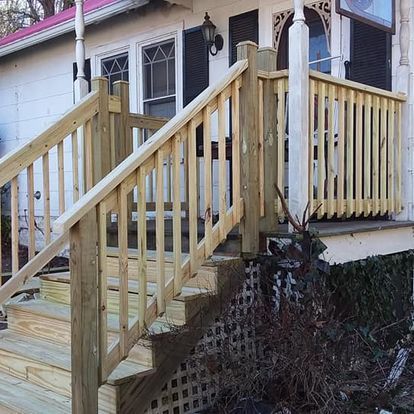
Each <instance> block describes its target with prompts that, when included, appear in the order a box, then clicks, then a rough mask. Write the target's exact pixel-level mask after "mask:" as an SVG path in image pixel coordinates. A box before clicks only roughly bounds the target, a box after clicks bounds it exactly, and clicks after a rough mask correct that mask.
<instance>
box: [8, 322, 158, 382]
mask: <svg viewBox="0 0 414 414" xmlns="http://www.w3.org/2000/svg"><path fill="white" fill-rule="evenodd" d="M0 350H4V351H7V352H9V353H13V354H16V355H19V356H21V357H24V358H26V359H28V360H32V361H36V362H39V363H42V364H47V365H50V366H53V367H56V368H59V369H62V370H65V371H70V369H71V362H70V360H71V356H70V347H69V346H64V345H61V344H53V343H51V342H47V341H42V340H40V339H36V338H30V337H27V336H25V335H21V334H18V333H14V332H10V331H8V330H5V331H2V332H0ZM153 372H155V370H154V369H153V368H149V367H146V366H144V365H140V364H138V363H136V362H133V361H129V360H128V359H126V360H124V361H122V362H121V363H120V364H119V365H118V366H117V367H116V368H115V369H114V370H113V372H112V373H111V375H109V377H108V383H109V384H111V385H118V384H120V383H122V382H125V381H127V380H129V379H131V378H134V377H137V376H140V375H143V376H145V375H149V374H152V373H153Z"/></svg>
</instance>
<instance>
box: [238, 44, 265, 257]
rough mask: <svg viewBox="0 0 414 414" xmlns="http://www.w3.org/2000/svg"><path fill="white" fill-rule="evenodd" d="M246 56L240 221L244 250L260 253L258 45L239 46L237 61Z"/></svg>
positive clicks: (241, 141) (242, 98) (243, 94)
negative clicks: (241, 218) (247, 64)
mask: <svg viewBox="0 0 414 414" xmlns="http://www.w3.org/2000/svg"><path fill="white" fill-rule="evenodd" d="M242 59H247V60H248V62H249V66H248V68H247V70H246V71H245V72H244V73H243V78H242V86H241V88H240V150H241V154H240V163H241V170H240V171H241V183H240V185H241V195H242V197H243V200H244V218H243V220H242V222H241V224H240V231H241V234H242V253H247V254H255V253H258V252H259V216H260V208H259V207H260V203H259V196H260V194H259V190H260V186H259V136H258V132H259V129H258V122H257V120H258V103H259V100H258V99H259V98H258V85H257V45H256V44H255V43H253V42H242V43H239V44H238V45H237V60H242Z"/></svg>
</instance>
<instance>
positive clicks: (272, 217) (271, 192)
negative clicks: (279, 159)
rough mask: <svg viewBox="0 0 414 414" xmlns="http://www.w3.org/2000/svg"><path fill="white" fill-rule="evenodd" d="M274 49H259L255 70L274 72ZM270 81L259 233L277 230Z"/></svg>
mask: <svg viewBox="0 0 414 414" xmlns="http://www.w3.org/2000/svg"><path fill="white" fill-rule="evenodd" d="M276 57H277V52H276V49H273V48H271V47H265V48H260V49H259V51H258V52H257V68H258V69H259V70H263V71H266V72H268V73H269V72H274V71H275V70H276ZM273 85H274V83H273V81H272V80H271V79H266V80H263V101H264V102H263V117H264V119H263V133H264V137H263V143H264V144H263V153H264V167H263V170H264V171H265V174H264V209H265V211H264V212H265V215H264V217H262V218H261V220H260V231H262V232H266V231H276V230H277V223H278V222H277V214H276V201H277V191H276V188H275V183H276V176H277V163H276V162H275V159H276V158H275V157H276V152H277V151H276V135H277V134H276V128H277V123H276V121H277V115H276V99H275V93H274V88H273Z"/></svg>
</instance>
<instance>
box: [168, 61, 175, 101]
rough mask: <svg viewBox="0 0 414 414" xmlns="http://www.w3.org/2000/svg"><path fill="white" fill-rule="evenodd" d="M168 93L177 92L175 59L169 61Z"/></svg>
mask: <svg viewBox="0 0 414 414" xmlns="http://www.w3.org/2000/svg"><path fill="white" fill-rule="evenodd" d="M168 94H169V95H173V94H175V61H173V60H170V61H168Z"/></svg>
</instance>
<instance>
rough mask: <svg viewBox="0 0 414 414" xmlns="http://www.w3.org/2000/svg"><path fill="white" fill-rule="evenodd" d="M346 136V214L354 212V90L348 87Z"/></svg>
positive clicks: (349, 214) (348, 215)
mask: <svg viewBox="0 0 414 414" xmlns="http://www.w3.org/2000/svg"><path fill="white" fill-rule="evenodd" d="M346 128H347V134H346V135H347V136H346V198H347V204H346V216H347V217H350V216H351V215H352V214H353V213H354V204H355V203H354V91H353V90H352V89H348V105H347V122H346Z"/></svg>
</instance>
